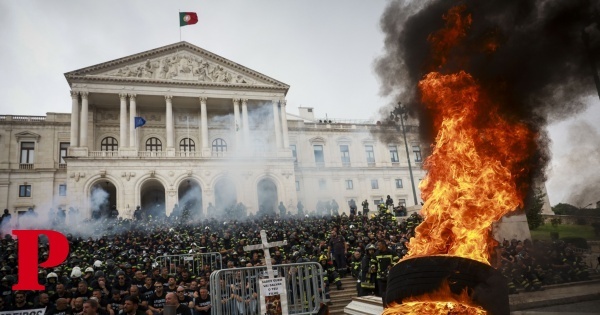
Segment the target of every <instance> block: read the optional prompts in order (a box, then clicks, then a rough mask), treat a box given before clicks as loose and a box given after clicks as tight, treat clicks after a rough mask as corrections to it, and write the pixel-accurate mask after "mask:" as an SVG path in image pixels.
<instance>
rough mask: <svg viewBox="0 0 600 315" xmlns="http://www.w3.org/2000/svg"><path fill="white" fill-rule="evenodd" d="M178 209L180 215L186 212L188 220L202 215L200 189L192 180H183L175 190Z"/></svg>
mask: <svg viewBox="0 0 600 315" xmlns="http://www.w3.org/2000/svg"><path fill="white" fill-rule="evenodd" d="M177 194H178V196H179V202H178V205H179V209H180V212H181V214H182V215H183V214H184V213H186V212H188V213H189V215H190V219H196V218H199V217H200V216H201V215H202V188H201V187H200V184H199V183H198V182H197V181H196V180H194V179H186V180H183V181H182V182H181V183H180V184H179V188H178V189H177Z"/></svg>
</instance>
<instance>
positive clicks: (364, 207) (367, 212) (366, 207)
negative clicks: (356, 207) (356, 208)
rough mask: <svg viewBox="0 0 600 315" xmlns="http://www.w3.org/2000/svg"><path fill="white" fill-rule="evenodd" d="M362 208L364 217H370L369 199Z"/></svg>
mask: <svg viewBox="0 0 600 315" xmlns="http://www.w3.org/2000/svg"><path fill="white" fill-rule="evenodd" d="M362 207H363V215H364V216H365V217H369V202H368V201H367V199H365V201H363V202H362Z"/></svg>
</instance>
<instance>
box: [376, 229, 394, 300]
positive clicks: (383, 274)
mask: <svg viewBox="0 0 600 315" xmlns="http://www.w3.org/2000/svg"><path fill="white" fill-rule="evenodd" d="M375 260H377V292H378V296H380V297H382V298H383V305H385V303H386V302H385V291H386V290H387V276H388V273H389V271H390V269H391V268H392V266H393V265H394V263H395V262H396V260H397V256H396V254H395V253H394V252H392V251H391V250H390V249H389V248H388V246H387V243H386V242H385V241H383V240H379V241H377V252H376V253H375Z"/></svg>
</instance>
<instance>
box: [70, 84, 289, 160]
mask: <svg viewBox="0 0 600 315" xmlns="http://www.w3.org/2000/svg"><path fill="white" fill-rule="evenodd" d="M88 96H89V93H88V92H87V91H71V100H72V102H71V105H72V107H71V143H70V146H71V147H87V146H88V143H87V130H88V107H89V103H88ZM164 97H165V120H166V121H165V128H166V140H167V141H166V142H167V143H166V149H167V151H169V150H175V141H174V134H175V132H174V121H173V96H172V95H165V96H164ZM119 100H120V116H119V117H120V119H119V121H120V129H119V131H120V133H119V135H120V139H119V148H130V149H132V150H133V149H135V150H137V148H138V142H139V139H137V133H136V130H135V117H136V116H139V115H138V112H137V103H136V94H126V93H121V94H119ZM198 100H199V106H200V130H199V131H200V138H201V139H202V143H201V147H202V150H203V151H209V150H210V143H209V135H208V113H207V109H206V103H207V100H208V98H207V97H199V98H198ZM128 103H129V110H128V106H127V105H128ZM232 103H233V116H234V119H233V126H232V129H233V130H234V131H235V141H236V143H238V144H239V143H242V142H246V143H248V142H249V141H250V140H251V137H250V125H249V119H248V99H239V98H234V99H232ZM240 103H241V110H240ZM271 103H272V108H273V109H272V110H273V126H274V133H275V143H276V145H275V149H277V150H279V149H284V148H288V147H289V137H288V128H287V115H286V103H287V102H286V100H285V99H281V100H280V99H274V100H271ZM128 114H129V115H128Z"/></svg>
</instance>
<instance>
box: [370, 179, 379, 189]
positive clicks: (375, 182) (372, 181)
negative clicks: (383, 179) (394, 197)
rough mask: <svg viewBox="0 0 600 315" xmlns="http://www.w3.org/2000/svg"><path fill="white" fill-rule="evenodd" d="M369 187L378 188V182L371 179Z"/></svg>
mask: <svg viewBox="0 0 600 315" xmlns="http://www.w3.org/2000/svg"><path fill="white" fill-rule="evenodd" d="M371 189H379V182H378V181H377V180H376V179H371Z"/></svg>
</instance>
